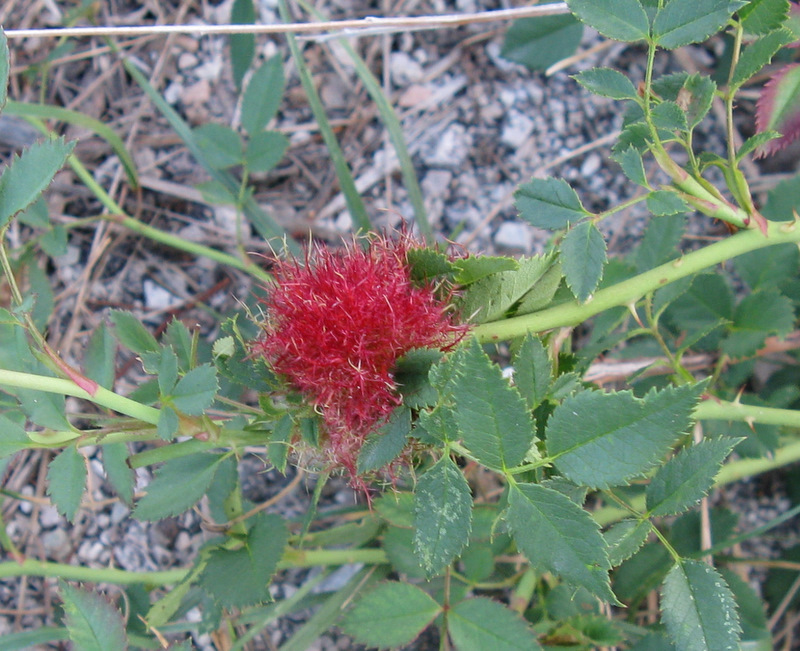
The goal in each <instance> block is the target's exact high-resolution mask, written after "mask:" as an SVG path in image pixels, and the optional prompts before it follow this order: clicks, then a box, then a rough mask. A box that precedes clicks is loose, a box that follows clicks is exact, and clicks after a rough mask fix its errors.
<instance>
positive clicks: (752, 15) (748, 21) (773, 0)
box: [739, 0, 789, 36]
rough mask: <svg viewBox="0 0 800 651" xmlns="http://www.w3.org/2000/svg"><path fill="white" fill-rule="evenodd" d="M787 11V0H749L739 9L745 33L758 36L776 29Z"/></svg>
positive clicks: (784, 18)
mask: <svg viewBox="0 0 800 651" xmlns="http://www.w3.org/2000/svg"><path fill="white" fill-rule="evenodd" d="M788 12H789V0H751V1H750V2H748V3H747V6H746V7H742V9H741V10H740V11H739V18H741V20H742V27H743V28H744V31H745V33H746V34H752V35H753V36H760V35H762V34H767V33H768V32H771V31H772V30H773V29H778V28H779V27H780V26H781V25H782V24H783V21H784V20H786V15H787V14H788Z"/></svg>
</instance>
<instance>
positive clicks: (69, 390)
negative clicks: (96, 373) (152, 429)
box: [0, 369, 160, 425]
mask: <svg viewBox="0 0 800 651" xmlns="http://www.w3.org/2000/svg"><path fill="white" fill-rule="evenodd" d="M0 386H9V387H17V388H19V389H34V390H36V391H46V392H47V393H59V394H61V395H65V396H74V397H76V398H83V399H84V400H89V401H90V402H93V403H95V404H96V405H100V406H101V407H105V408H107V409H112V410H114V411H117V412H119V413H121V414H125V415H126V416H130V417H131V418H136V419H138V420H141V421H143V422H145V423H150V424H151V425H158V416H159V413H160V412H159V410H158V409H154V408H153V407H148V406H147V405H143V404H141V403H139V402H136V401H135V400H131V399H130V398H126V397H124V396H121V395H118V394H116V393H114V392H113V391H109V390H108V389H104V388H103V387H100V386H99V387H97V389H96V390H95V393H94V395H91V394H90V393H89V392H88V391H85V390H84V389H81V388H80V387H79V386H78V385H77V384H75V383H74V382H72V381H71V380H63V379H61V378H55V377H47V376H45V375H34V374H33V373H19V372H17V371H8V370H5V369H0Z"/></svg>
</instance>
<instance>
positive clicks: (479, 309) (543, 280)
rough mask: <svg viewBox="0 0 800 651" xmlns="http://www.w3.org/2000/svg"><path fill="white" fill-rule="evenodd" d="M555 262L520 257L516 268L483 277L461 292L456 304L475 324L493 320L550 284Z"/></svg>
mask: <svg viewBox="0 0 800 651" xmlns="http://www.w3.org/2000/svg"><path fill="white" fill-rule="evenodd" d="M554 264H555V262H554V258H553V256H546V255H545V256H534V257H532V258H521V259H520V260H519V261H518V268H517V269H515V270H513V271H501V272H500V273H493V274H491V275H489V276H484V277H483V278H481V279H480V280H477V281H475V282H474V283H472V284H471V285H469V287H467V289H466V290H465V291H464V294H463V298H462V300H461V302H460V304H459V308H460V310H461V312H462V314H465V315H468V316H469V317H470V319H471V321H472V322H474V323H485V322H487V321H495V320H497V319H500V318H502V317H504V316H505V315H506V313H507V312H508V311H509V310H511V309H512V308H513V307H514V306H515V305H516V304H517V303H518V302H519V301H520V300H522V299H523V298H525V299H527V296H528V295H530V294H531V292H533V291H535V290H537V289H538V288H539V287H542V288H543V289H544V288H545V286H549V285H551V284H552V277H551V274H550V273H549V272H551V270H552V269H553V266H554Z"/></svg>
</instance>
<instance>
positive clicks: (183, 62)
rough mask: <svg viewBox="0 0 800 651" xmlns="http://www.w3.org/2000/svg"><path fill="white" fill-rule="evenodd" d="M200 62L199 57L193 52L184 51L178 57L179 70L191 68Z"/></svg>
mask: <svg viewBox="0 0 800 651" xmlns="http://www.w3.org/2000/svg"><path fill="white" fill-rule="evenodd" d="M198 63H199V61H198V59H197V57H196V56H195V55H194V54H192V53H191V52H184V53H183V54H181V55H180V56H179V57H178V69H179V70H191V69H192V68H194V67H195V66H196V65H197V64H198Z"/></svg>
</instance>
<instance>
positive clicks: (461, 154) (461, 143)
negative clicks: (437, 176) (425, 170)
mask: <svg viewBox="0 0 800 651" xmlns="http://www.w3.org/2000/svg"><path fill="white" fill-rule="evenodd" d="M471 148H472V135H471V134H469V133H468V132H467V129H466V127H465V126H464V125H463V124H461V123H460V122H451V123H450V124H449V125H447V127H445V128H444V130H442V131H441V132H440V133H435V134H433V135H432V136H431V137H429V138H428V140H427V142H426V143H425V145H423V147H422V151H421V152H420V156H421V158H422V160H423V162H424V163H425V164H426V165H427V166H428V167H448V168H457V167H460V166H461V165H463V164H464V162H465V161H466V160H467V157H468V156H469V153H470V149H471Z"/></svg>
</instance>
